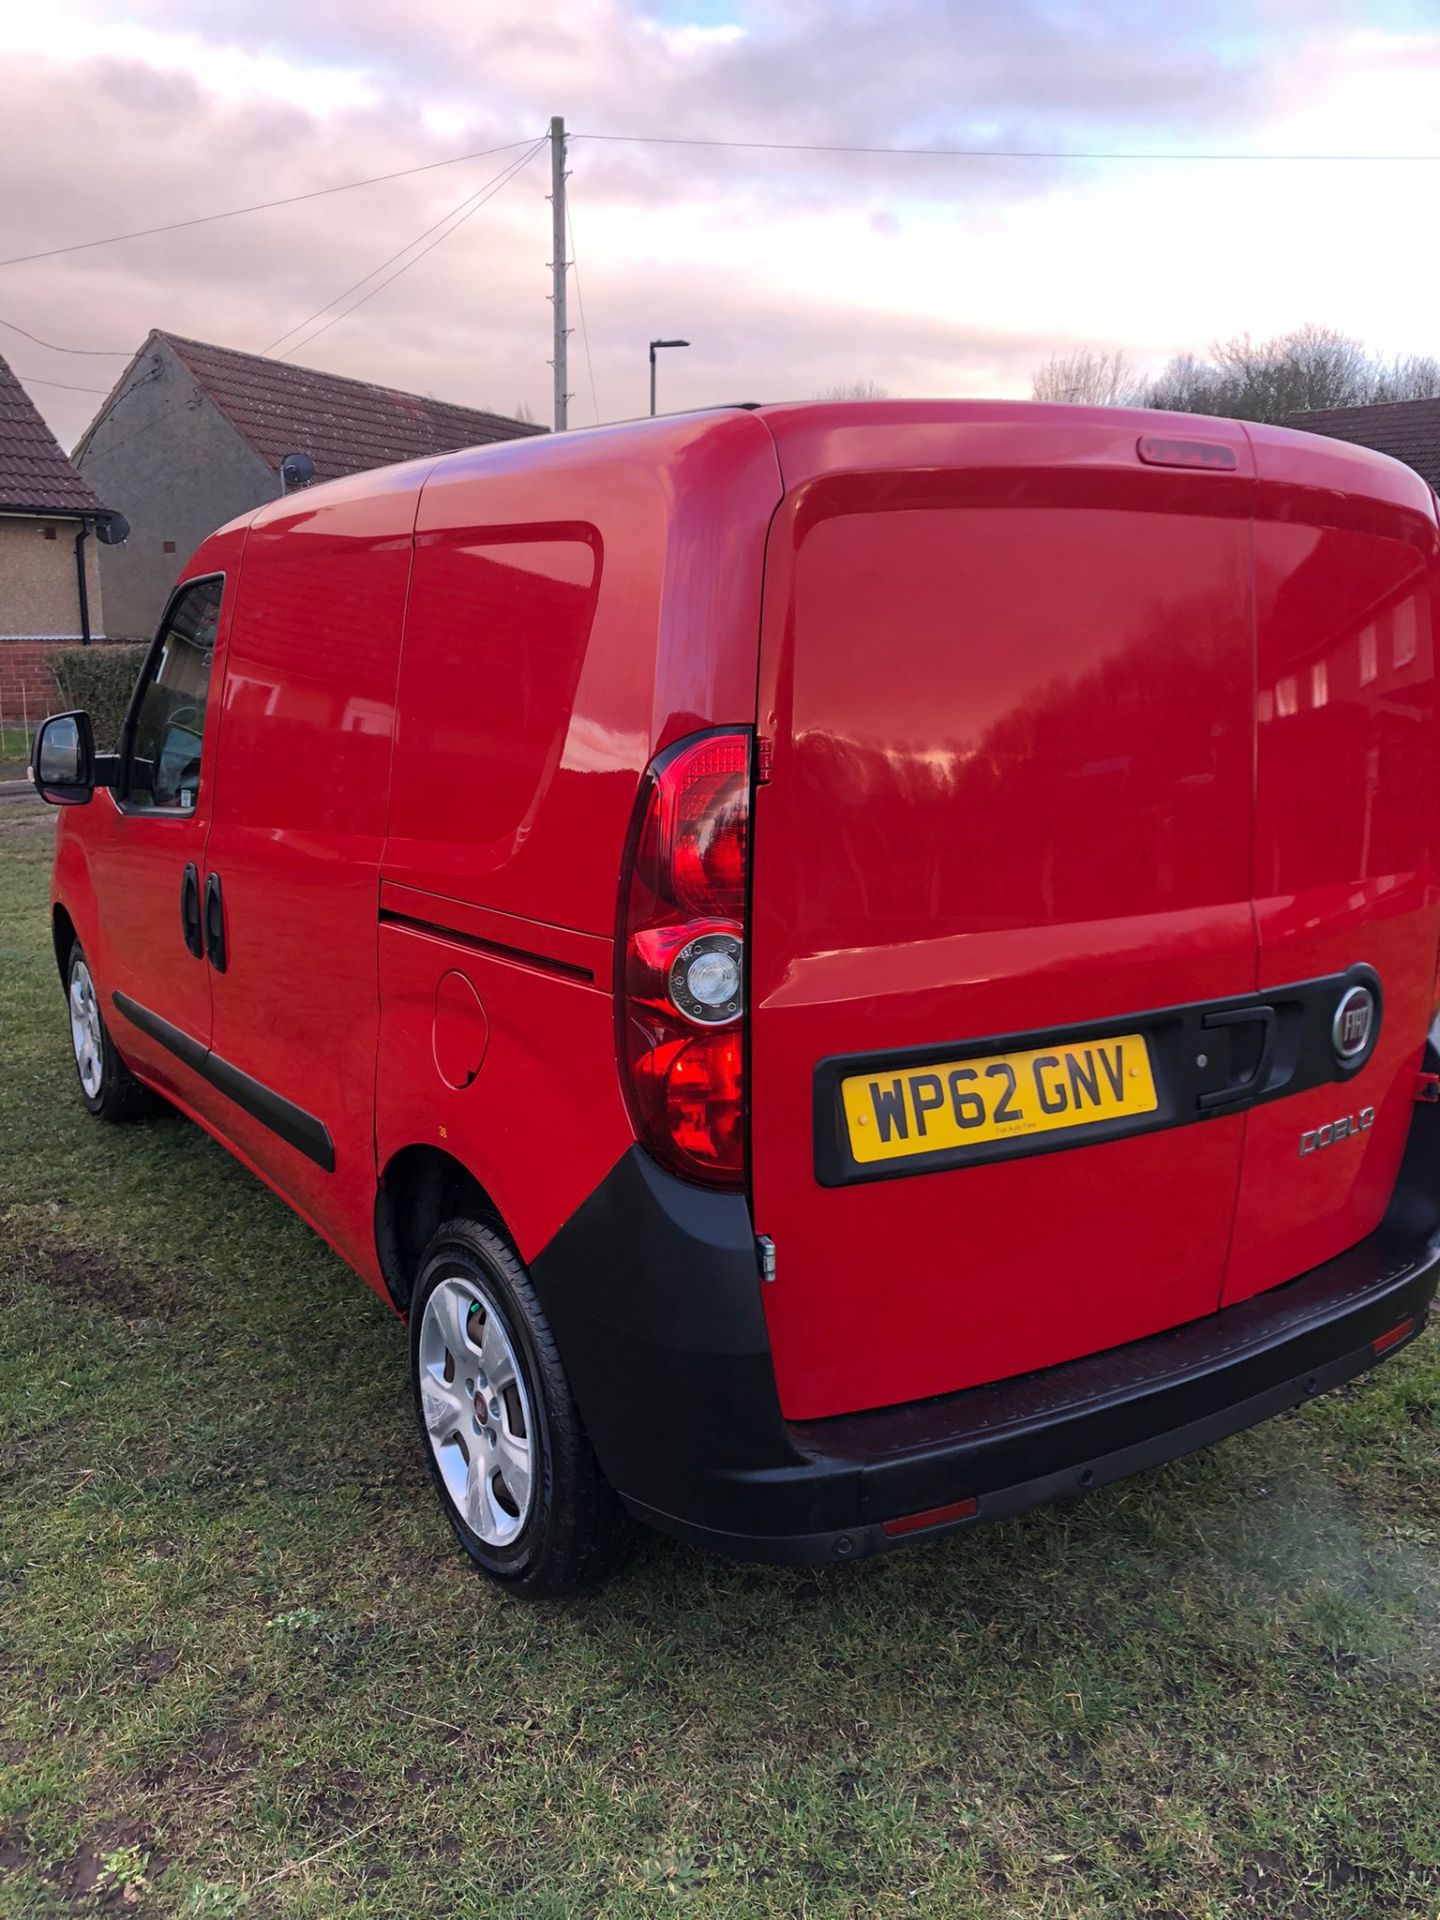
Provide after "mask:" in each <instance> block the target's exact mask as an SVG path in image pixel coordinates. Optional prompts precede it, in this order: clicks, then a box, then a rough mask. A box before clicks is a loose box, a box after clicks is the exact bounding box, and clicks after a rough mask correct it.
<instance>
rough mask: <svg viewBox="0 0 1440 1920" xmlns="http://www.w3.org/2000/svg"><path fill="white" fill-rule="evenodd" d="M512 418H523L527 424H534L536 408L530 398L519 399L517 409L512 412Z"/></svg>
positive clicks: (516, 404) (516, 403)
mask: <svg viewBox="0 0 1440 1920" xmlns="http://www.w3.org/2000/svg"><path fill="white" fill-rule="evenodd" d="M510 418H511V419H512V420H523V421H524V422H525V423H526V425H527V426H534V424H535V409H534V408H533V407H532V406H531V405H530V402H529V401H528V400H517V401H516V402H515V411H514V412H513V413H512V414H511V416H510Z"/></svg>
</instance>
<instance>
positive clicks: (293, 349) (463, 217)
mask: <svg viewBox="0 0 1440 1920" xmlns="http://www.w3.org/2000/svg"><path fill="white" fill-rule="evenodd" d="M544 145H545V141H544V140H543V139H541V140H537V141H536V142H535V144H534V145H533V146H532V147H530V149H529V151H528V152H526V153H523V154H522V155H521V156H520V158H519V159H518V160H516V161H513V162H512V163H511V165H510V166H508V167H507V168H506V169H505V171H504V172H503V173H502V174H500V176H499V177H498V179H497V180H496V181H495V182H494V183H493V184H492V185H491V186H490V187H489V189H488V190H486V189H484V188H482V189H481V190H480V197H479V198H476V196H475V195H474V194H472V195H471V196H470V198H471V200H472V201H473V202H474V204H473V205H469V206H468V207H467V210H466V211H465V212H464V213H462V214H460V216H459V218H458V219H454V223H453V225H451V226H449V227H447V228H446V230H445V232H444V233H441V234H438V235H436V237H435V239H433V240H432V241H431V242H430V245H429V246H428V247H422V248H421V250H420V252H419V253H417V254H416V255H415V257H414V259H413V260H407V261H406V262H405V264H404V266H403V267H397V268H396V269H395V271H394V273H391V274H387V275H386V277H385V278H384V279H383V280H381V281H380V282H379V283H378V284H377V285H376V286H373V287H371V289H370V291H369V292H368V293H362V294H361V296H360V298H359V299H358V300H354V301H352V302H351V303H350V305H349V306H348V307H346V308H345V309H344V310H343V312H340V313H337V314H334V315H332V316H331V318H330V319H328V320H327V321H326V322H325V323H324V325H323V326H319V327H316V328H315V329H314V330H313V332H310V333H307V334H302V336H301V337H300V339H298V340H296V341H294V342H292V344H291V345H290V346H288V347H286V349H285V351H284V352H283V353H282V354H281V355H280V358H281V359H282V360H284V359H288V358H289V356H290V355H291V354H292V353H298V352H299V351H300V349H301V347H304V346H308V345H309V343H310V342H311V341H312V340H317V339H319V337H320V335H321V334H322V333H327V332H328V331H329V330H330V328H331V327H333V326H335V325H336V324H337V323H338V322H339V321H341V320H344V319H346V318H347V317H348V316H349V315H350V314H352V313H354V312H355V310H356V308H357V307H363V306H364V305H365V302H366V301H367V300H373V299H374V298H375V295H376V294H377V293H382V292H383V291H384V289H385V288H386V287H388V286H389V285H390V283H391V281H392V280H398V279H399V278H400V276H401V274H402V273H408V272H409V271H410V269H411V267H413V266H416V265H418V263H419V262H420V261H421V260H423V259H424V258H425V255H426V254H427V253H433V252H434V250H435V248H436V247H438V246H439V245H440V244H441V242H442V241H444V240H448V239H449V238H450V235H451V234H452V233H454V232H455V229H456V228H457V227H463V226H464V224H465V222H466V221H467V220H469V219H471V218H472V217H473V216H474V215H475V214H477V213H478V212H479V211H480V209H481V207H483V206H485V205H486V204H487V203H488V202H489V201H491V200H493V199H494V198H495V196H496V194H497V193H499V192H500V190H501V188H502V187H504V186H506V185H507V184H508V183H509V182H510V181H511V180H513V179H514V178H515V176H516V174H517V173H519V172H520V171H521V170H522V169H523V168H524V167H525V166H527V165H528V163H529V162H530V161H531V160H533V159H534V158H535V155H536V154H537V153H538V152H539V151H540V149H541V147H543V146H544ZM445 218H446V219H447V220H451V219H453V216H452V215H450V214H447V215H446V216H445ZM427 231H432V232H433V228H432V229H427ZM410 244H411V246H414V245H415V242H414V241H413V240H412V241H411V243H410ZM407 251H408V249H407V248H404V247H402V248H401V252H402V253H404V252H407ZM392 257H393V256H392ZM375 271H376V272H377V273H378V272H380V268H378V267H377V268H376V269H375ZM369 278H370V275H368V274H367V275H366V279H369ZM356 284H357V285H359V286H363V285H364V284H365V282H364V281H363V280H361V281H358V282H357V283H356ZM340 297H341V298H342V299H343V298H344V295H343V294H342V295H341V296H340ZM332 304H333V303H332ZM320 311H321V312H322V313H323V312H324V311H325V309H324V308H323V307H322V308H321V309H320ZM312 318H313V316H312ZM302 324H303V323H302ZM291 332H292V333H293V332H294V328H293V327H292V328H291ZM280 338H281V339H282V340H283V339H284V338H285V336H284V334H283V333H282V334H281V336H280Z"/></svg>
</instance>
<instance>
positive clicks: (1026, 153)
mask: <svg viewBox="0 0 1440 1920" xmlns="http://www.w3.org/2000/svg"><path fill="white" fill-rule="evenodd" d="M570 138H571V139H572V140H607V141H613V142H619V143H623V144H626V145H630V146H641V147H727V148H731V149H733V150H735V151H748V152H753V153H860V154H886V155H892V156H900V157H902V158H919V159H928V160H1144V161H1147V162H1149V161H1161V160H1175V161H1184V162H1187V163H1188V162H1191V161H1208V160H1220V161H1232V162H1233V161H1243V162H1247V163H1249V162H1259V161H1266V162H1269V161H1282V162H1285V163H1286V164H1290V163H1300V162H1303V163H1306V164H1310V163H1317V162H1318V163H1331V162H1333V163H1337V164H1339V163H1344V162H1348V161H1351V160H1357V161H1365V162H1374V163H1378V164H1386V165H1392V164H1405V165H1408V164H1410V163H1412V162H1426V163H1430V162H1435V161H1440V153H1218V152H1217V153H1173V152H1171V153H1166V152H1135V151H1133V150H1132V151H1115V152H1112V151H1108V150H1105V151H1096V150H1091V149H1082V148H1076V147H865V146H848V145H842V144H840V143H838V142H836V143H833V144H830V143H822V142H818V141H802V140H707V139H702V138H699V137H692V136H688V135H684V134H666V133H572V134H571V136H570ZM4 265H5V262H4V261H3V260H0V266H4Z"/></svg>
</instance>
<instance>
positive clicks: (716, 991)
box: [670, 933, 745, 1026]
mask: <svg viewBox="0 0 1440 1920" xmlns="http://www.w3.org/2000/svg"><path fill="white" fill-rule="evenodd" d="M744 951H745V950H744V947H743V946H742V944H741V942H740V941H739V940H738V939H737V938H736V936H735V935H734V934H733V933H702V934H701V935H699V937H698V938H696V939H694V940H690V941H687V943H686V944H685V945H684V946H683V947H682V948H681V949H680V951H679V953H677V954H676V956H675V958H674V961H673V962H672V963H671V967H670V998H671V999H672V1000H673V1001H674V1003H675V1005H676V1006H677V1007H678V1008H679V1010H680V1012H681V1013H683V1014H684V1015H685V1016H686V1017H687V1018H688V1019H691V1020H700V1021H703V1022H704V1023H705V1024H706V1025H707V1026H717V1025H719V1024H720V1023H721V1022H722V1021H726V1020H737V1019H738V1018H739V1017H740V1013H741V1008H742V1000H741V994H742V992H743V988H744V971H743V961H744Z"/></svg>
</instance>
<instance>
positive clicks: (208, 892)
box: [205, 873, 226, 973]
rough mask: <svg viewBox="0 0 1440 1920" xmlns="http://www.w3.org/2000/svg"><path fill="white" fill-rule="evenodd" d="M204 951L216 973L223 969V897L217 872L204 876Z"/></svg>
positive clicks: (224, 957) (224, 952)
mask: <svg viewBox="0 0 1440 1920" xmlns="http://www.w3.org/2000/svg"><path fill="white" fill-rule="evenodd" d="M205 951H206V953H208V954H209V956H210V964H211V966H212V967H214V969H215V971H216V972H217V973H224V971H225V960H226V951H225V897H224V895H223V893H222V892H221V890H220V876H219V874H218V873H207V874H206V876H205Z"/></svg>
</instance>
